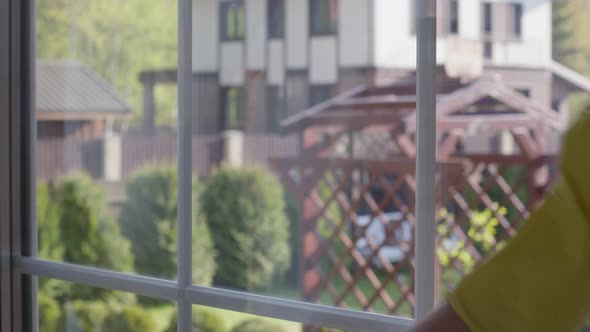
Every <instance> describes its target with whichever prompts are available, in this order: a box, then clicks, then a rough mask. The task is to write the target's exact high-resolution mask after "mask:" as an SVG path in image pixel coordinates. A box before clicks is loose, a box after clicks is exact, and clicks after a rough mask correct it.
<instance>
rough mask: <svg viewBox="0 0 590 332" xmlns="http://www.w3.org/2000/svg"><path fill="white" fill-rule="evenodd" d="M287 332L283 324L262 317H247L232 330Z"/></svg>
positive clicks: (244, 331)
mask: <svg viewBox="0 0 590 332" xmlns="http://www.w3.org/2000/svg"><path fill="white" fill-rule="evenodd" d="M268 331H273V332H286V330H285V328H283V327H282V326H281V325H279V324H277V323H274V322H271V321H268V320H263V319H260V318H251V319H247V320H245V321H243V322H241V323H240V324H238V325H236V326H235V327H234V328H233V329H232V330H231V332H268Z"/></svg>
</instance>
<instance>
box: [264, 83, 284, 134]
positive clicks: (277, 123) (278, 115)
mask: <svg viewBox="0 0 590 332" xmlns="http://www.w3.org/2000/svg"><path fill="white" fill-rule="evenodd" d="M285 106H286V105H285V89H284V87H282V86H269V87H268V105H267V108H268V119H269V130H270V131H277V130H278V129H279V128H280V127H281V121H283V120H284V118H285V111H286V109H285V108H286V107H285Z"/></svg>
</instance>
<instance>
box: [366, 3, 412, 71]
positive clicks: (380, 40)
mask: <svg viewBox="0 0 590 332" xmlns="http://www.w3.org/2000/svg"><path fill="white" fill-rule="evenodd" d="M410 1H415V0H394V1H392V0H373V13H372V16H373V41H374V45H373V61H372V63H373V65H375V66H380V67H400V68H414V67H415V64H416V40H415V38H413V37H412V34H411V31H412V30H411V29H410V27H411V24H412V21H413V20H412V19H411V18H410V13H411V12H412V10H411V7H410Z"/></svg>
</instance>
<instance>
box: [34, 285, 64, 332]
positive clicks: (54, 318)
mask: <svg viewBox="0 0 590 332" xmlns="http://www.w3.org/2000/svg"><path fill="white" fill-rule="evenodd" d="M37 301H38V302H39V326H41V327H42V330H43V332H58V326H59V324H60V321H61V319H63V317H62V312H61V308H60V306H59V303H57V301H55V300H54V299H52V298H51V297H49V296H47V295H45V294H43V293H42V292H39V295H38V297H37Z"/></svg>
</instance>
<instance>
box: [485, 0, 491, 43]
mask: <svg viewBox="0 0 590 332" xmlns="http://www.w3.org/2000/svg"><path fill="white" fill-rule="evenodd" d="M483 32H484V33H485V34H487V35H489V34H491V33H492V4H491V3H489V2H488V3H484V4H483Z"/></svg>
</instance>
